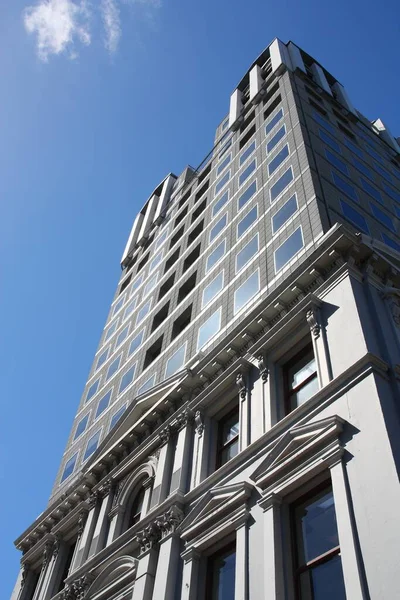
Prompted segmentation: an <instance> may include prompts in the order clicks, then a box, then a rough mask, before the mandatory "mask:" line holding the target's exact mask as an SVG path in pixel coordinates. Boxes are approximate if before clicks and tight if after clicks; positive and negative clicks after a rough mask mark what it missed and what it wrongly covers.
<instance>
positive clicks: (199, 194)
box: [194, 163, 211, 204]
mask: <svg viewBox="0 0 400 600" xmlns="http://www.w3.org/2000/svg"><path fill="white" fill-rule="evenodd" d="M209 167H210V168H211V163H210V165H209ZM199 183H200V178H199ZM209 187H210V180H209V179H207V181H206V182H205V184H204V185H203V186H202V187H201V188H200V189H199V191H198V192H197V193H196V195H195V197H194V203H195V204H196V202H198V201H199V200H200V198H201V197H202V196H203V194H205V193H206V191H207V190H208V188H209Z"/></svg>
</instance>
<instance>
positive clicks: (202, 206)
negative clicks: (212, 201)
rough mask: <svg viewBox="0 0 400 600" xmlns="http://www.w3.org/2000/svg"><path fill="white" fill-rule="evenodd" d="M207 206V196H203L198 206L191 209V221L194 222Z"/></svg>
mask: <svg viewBox="0 0 400 600" xmlns="http://www.w3.org/2000/svg"><path fill="white" fill-rule="evenodd" d="M206 206H207V198H205V199H204V200H203V202H202V203H201V204H199V206H198V207H197V208H196V210H194V211H193V213H192V221H191V222H192V223H194V222H195V221H196V219H197V218H198V217H199V216H200V215H201V213H202V212H204V211H205V209H206Z"/></svg>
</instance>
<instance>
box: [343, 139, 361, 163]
mask: <svg viewBox="0 0 400 600" xmlns="http://www.w3.org/2000/svg"><path fill="white" fill-rule="evenodd" d="M344 143H345V145H346V146H347V147H348V149H349V150H351V151H352V152H353V153H354V154H357V156H358V158H364V154H363V152H362V150H361V149H360V148H359V147H358V146H356V144H353V142H352V141H351V140H349V139H348V138H346V137H345V138H344Z"/></svg>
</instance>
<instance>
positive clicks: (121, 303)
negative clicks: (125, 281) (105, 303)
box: [112, 296, 125, 316]
mask: <svg viewBox="0 0 400 600" xmlns="http://www.w3.org/2000/svg"><path fill="white" fill-rule="evenodd" d="M124 302H125V296H122V298H120V299H119V300H118V302H117V304H115V306H114V308H113V311H112V316H114V315H115V314H117V312H118V311H119V309H120V308H121V306H122V305H123V303H124Z"/></svg>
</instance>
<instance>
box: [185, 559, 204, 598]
mask: <svg viewBox="0 0 400 600" xmlns="http://www.w3.org/2000/svg"><path fill="white" fill-rule="evenodd" d="M181 557H182V558H183V574H182V591H181V600H197V596H198V593H197V591H198V579H199V562H200V554H199V553H198V552H196V550H194V548H191V549H189V550H185V552H183V553H182V554H181Z"/></svg>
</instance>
